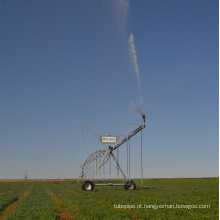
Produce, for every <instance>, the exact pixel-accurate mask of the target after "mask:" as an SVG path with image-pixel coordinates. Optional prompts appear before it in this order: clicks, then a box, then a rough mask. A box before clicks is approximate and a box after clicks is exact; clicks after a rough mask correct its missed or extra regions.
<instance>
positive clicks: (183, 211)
mask: <svg viewBox="0 0 220 220" xmlns="http://www.w3.org/2000/svg"><path fill="white" fill-rule="evenodd" d="M135 182H136V184H137V189H136V190H125V189H124V187H123V186H95V189H94V190H93V191H92V192H90V191H82V188H81V184H79V183H77V182H74V181H73V180H65V181H49V180H48V181H26V182H0V219H6V220H9V219H10V220H14V219H21V220H24V219H36V220H40V219H45V220H50V219H219V178H186V179H182V178H178V179H145V180H144V185H145V187H140V186H139V185H140V180H135Z"/></svg>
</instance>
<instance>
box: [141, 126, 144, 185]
mask: <svg viewBox="0 0 220 220" xmlns="http://www.w3.org/2000/svg"><path fill="white" fill-rule="evenodd" d="M141 183H142V185H144V183H143V152H142V130H141Z"/></svg>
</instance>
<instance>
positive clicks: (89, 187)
mask: <svg viewBox="0 0 220 220" xmlns="http://www.w3.org/2000/svg"><path fill="white" fill-rule="evenodd" d="M94 187H95V185H94V183H93V182H92V181H89V180H86V181H85V182H83V184H82V189H83V190H85V191H92V190H93V189H94Z"/></svg>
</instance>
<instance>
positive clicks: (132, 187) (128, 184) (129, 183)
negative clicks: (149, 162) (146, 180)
mask: <svg viewBox="0 0 220 220" xmlns="http://www.w3.org/2000/svg"><path fill="white" fill-rule="evenodd" d="M124 188H125V189H126V190H135V189H136V184H135V182H134V181H127V182H125V185H124Z"/></svg>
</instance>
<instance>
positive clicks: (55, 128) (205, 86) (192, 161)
mask: <svg viewBox="0 0 220 220" xmlns="http://www.w3.org/2000/svg"><path fill="white" fill-rule="evenodd" d="M218 12H219V6H218V1H217V0H212V1H209V0H194V1H191V0H185V1H176V0H166V1H163V0H157V1H155V0H140V1H135V0H130V1H129V0H118V1H117V0H111V1H108V0H94V1H91V0H82V1H77V0H72V1H71V0H57V1H54V0H46V1H33V0H21V1H20V0H19V1H17V0H16V1H15V0H8V1H6V0H1V2H0V36H1V37H0V39H1V42H0V101H1V105H0V116H1V117H0V152H1V153H0V178H1V179H4V178H24V174H25V171H26V170H27V171H28V177H29V178H77V177H78V175H79V172H80V168H79V166H80V165H81V164H82V162H83V161H84V160H85V159H86V157H87V156H88V154H89V153H92V152H93V151H94V150H98V149H102V146H101V145H100V144H99V143H98V142H97V140H96V139H95V138H94V137H92V136H91V135H90V133H89V132H88V131H86V130H85V129H84V136H85V139H84V137H83V135H82V130H81V126H80V124H79V121H86V123H87V125H88V126H89V128H90V129H91V130H92V131H93V132H94V133H96V134H97V132H98V133H100V132H101V133H110V132H116V131H117V132H118V134H124V133H125V132H126V131H127V130H128V129H129V128H130V127H131V124H132V123H136V122H140V123H141V116H140V115H139V114H138V113H136V112H135V111H131V107H130V106H131V104H130V102H131V101H133V102H134V103H136V104H137V105H138V107H139V108H140V109H141V110H142V112H144V113H145V114H146V129H145V130H144V131H143V160H144V177H146V178H154V177H156V178H161V177H213V176H218V174H219V166H218V160H219V153H218V152H219V145H218V134H219V133H218V126H219V125H218V123H219V120H218V117H219V114H218V111H219V109H218V108H219V105H218V101H219V97H218V83H219V79H218V77H219V68H218V63H219V35H218V34H219V29H218V28H219V24H218V21H219V19H218ZM130 33H133V35H134V44H135V48H136V55H137V64H138V68H139V72H140V83H141V89H142V97H143V104H142V105H141V103H140V94H139V87H138V80H137V76H136V72H135V69H134V63H133V62H132V55H131V53H130V50H129V36H130ZM116 124H117V125H118V127H117V126H116ZM122 125H123V126H122ZM85 143H86V144H85ZM86 149H87V150H86ZM125 149H126V146H124V145H122V146H121V147H120V149H119V153H120V161H121V163H122V166H124V165H125V163H126V159H125V158H126V157H125V154H126V151H125ZM131 154H132V155H131V165H132V168H131V174H132V176H133V177H139V176H140V164H139V161H140V135H136V136H135V137H134V138H133V139H132V140H131Z"/></svg>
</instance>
